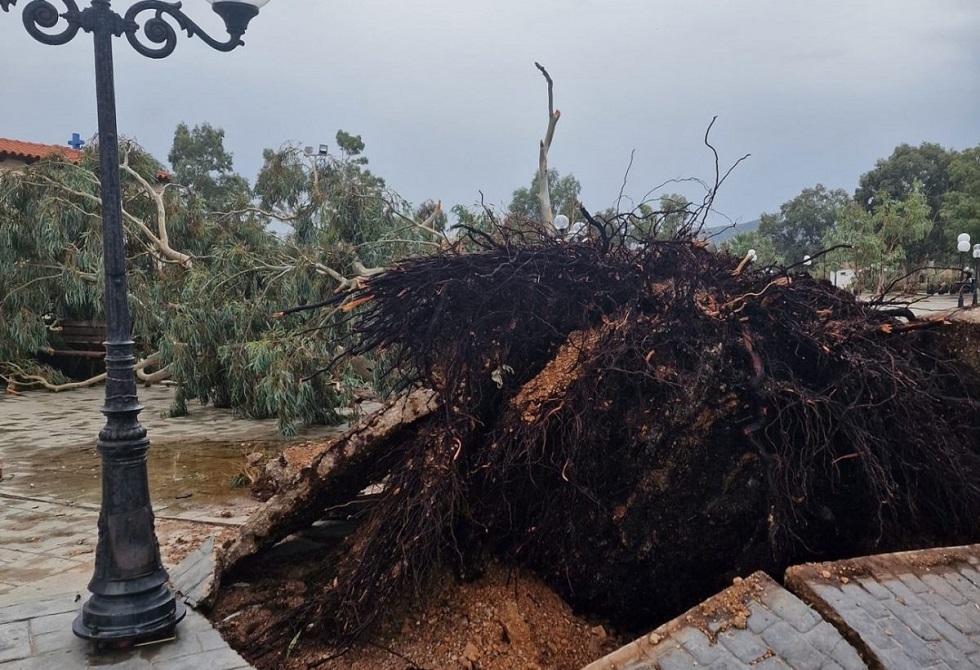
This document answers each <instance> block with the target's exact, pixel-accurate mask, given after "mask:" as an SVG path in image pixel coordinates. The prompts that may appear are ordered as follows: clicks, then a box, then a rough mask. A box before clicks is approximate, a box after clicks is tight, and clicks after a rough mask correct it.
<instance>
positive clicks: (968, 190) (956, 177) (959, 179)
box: [940, 146, 980, 250]
mask: <svg viewBox="0 0 980 670" xmlns="http://www.w3.org/2000/svg"><path fill="white" fill-rule="evenodd" d="M949 187H950V188H949V191H947V192H946V194H945V197H944V198H943V205H942V209H941V211H940V220H941V221H942V223H943V224H944V231H945V239H944V245H945V248H946V249H949V250H952V249H954V248H955V244H956V236H957V235H959V234H960V233H969V234H970V238H971V239H972V240H973V243H974V244H976V243H980V146H977V147H973V148H971V149H966V150H965V151H963V152H961V153H959V154H957V155H956V156H954V157H953V158H952V160H951V161H950V163H949Z"/></svg>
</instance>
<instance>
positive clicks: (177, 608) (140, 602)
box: [71, 584, 187, 646]
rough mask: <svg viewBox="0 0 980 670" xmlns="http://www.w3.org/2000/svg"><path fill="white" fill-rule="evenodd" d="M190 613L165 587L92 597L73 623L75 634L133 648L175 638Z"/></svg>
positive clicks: (94, 640)
mask: <svg viewBox="0 0 980 670" xmlns="http://www.w3.org/2000/svg"><path fill="white" fill-rule="evenodd" d="M185 614H187V608H186V606H185V605H184V603H182V602H180V601H179V600H177V599H176V598H175V596H174V594H173V592H172V591H171V590H170V589H169V588H167V586H166V585H165V584H162V585H160V586H159V587H157V588H155V589H153V590H151V591H148V592H145V593H139V594H135V595H133V594H123V595H119V596H103V595H93V596H92V597H91V598H90V599H89V600H88V602H86V603H85V604H84V605H83V606H82V611H81V613H80V614H79V615H78V616H77V617H75V621H74V622H72V626H71V628H72V632H73V633H75V635H77V636H78V637H80V638H84V639H86V640H92V641H93V642H95V643H97V644H99V645H113V644H118V645H125V646H131V645H132V644H137V643H139V642H146V641H148V640H161V639H166V638H169V637H172V636H173V633H174V630H175V629H176V627H177V624H178V623H180V621H181V620H182V619H183V618H184V615H185Z"/></svg>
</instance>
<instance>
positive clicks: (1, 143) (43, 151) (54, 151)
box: [0, 137, 82, 163]
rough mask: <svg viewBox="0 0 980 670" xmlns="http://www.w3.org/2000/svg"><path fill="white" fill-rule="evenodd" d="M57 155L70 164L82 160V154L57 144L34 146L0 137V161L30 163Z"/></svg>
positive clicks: (32, 143)
mask: <svg viewBox="0 0 980 670" xmlns="http://www.w3.org/2000/svg"><path fill="white" fill-rule="evenodd" d="M57 155H61V156H62V157H64V158H65V159H66V160H69V161H71V162H72V163H77V162H78V161H80V160H81V158H82V152H81V151H78V150H77V149H72V148H71V147H63V146H59V145H57V144H35V143H34V142H21V141H19V140H7V139H4V138H2V137H0V159H2V158H7V157H10V158H19V159H21V160H24V161H27V162H29V163H30V162H33V161H37V160H41V159H42V158H50V157H51V156H57Z"/></svg>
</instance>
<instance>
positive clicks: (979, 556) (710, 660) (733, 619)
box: [585, 545, 980, 670]
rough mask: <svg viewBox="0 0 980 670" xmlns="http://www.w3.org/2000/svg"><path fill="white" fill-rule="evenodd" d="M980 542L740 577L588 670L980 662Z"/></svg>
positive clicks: (915, 667) (877, 669)
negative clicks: (781, 574) (775, 576)
mask: <svg viewBox="0 0 980 670" xmlns="http://www.w3.org/2000/svg"><path fill="white" fill-rule="evenodd" d="M978 567H980V545H973V546H969V547H955V548H942V549H928V550H924V551H914V552H907V553H900V554H886V555H882V556H865V557H862V558H856V559H852V560H847V561H837V562H832V563H815V564H807V565H802V566H795V567H792V568H790V569H789V570H788V571H787V572H786V580H785V581H786V588H783V587H781V586H779V585H778V584H776V583H775V582H774V581H773V580H772V579H770V578H769V577H767V576H766V575H764V574H762V573H756V574H754V575H752V576H751V577H749V578H747V579H745V580H736V583H735V584H734V585H732V586H731V587H730V588H728V589H726V590H724V591H722V592H721V593H719V594H718V595H716V596H714V597H713V598H709V599H708V600H706V601H705V602H703V603H702V604H701V605H698V606H697V607H695V608H693V609H691V610H690V611H688V612H687V613H685V614H683V615H682V616H680V617H678V618H676V619H674V620H673V621H670V622H668V623H666V624H664V625H663V626H661V627H659V628H657V629H656V630H655V631H653V632H651V633H650V634H648V635H645V636H644V637H642V638H640V639H638V640H635V641H634V642H632V643H630V644H628V645H626V646H625V647H623V648H621V649H619V650H617V651H615V652H613V653H612V654H610V655H608V656H606V657H604V658H602V659H599V660H598V661H596V662H594V663H592V664H590V665H588V666H587V667H586V668H585V670H681V669H682V668H683V669H690V668H709V669H713V670H722V669H724V670H760V669H766V670H774V669H783V670H788V669H790V668H793V669H799V670H818V669H819V670H842V669H843V670H864V669H866V668H871V669H872V670H923V669H925V668H929V669H935V670H970V669H971V668H980V571H978Z"/></svg>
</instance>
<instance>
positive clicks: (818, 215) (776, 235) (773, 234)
mask: <svg viewBox="0 0 980 670" xmlns="http://www.w3.org/2000/svg"><path fill="white" fill-rule="evenodd" d="M849 201H850V198H849V196H848V195H847V192H846V191H844V190H843V189H833V190H830V189H827V188H826V187H825V186H824V185H823V184H817V185H816V186H814V187H812V188H805V189H803V191H802V192H801V193H800V194H799V195H798V196H796V197H795V198H793V199H792V200H789V201H787V202H785V203H783V205H782V206H781V207H780V208H779V212H778V213H775V214H770V213H764V214H763V215H762V217H761V223H760V224H759V234H760V235H762V236H764V237H767V238H769V239H770V240H771V241H772V243H773V246H774V247H775V251H776V253H777V254H778V255H779V256H781V257H782V259H783V260H784V261H785V262H786V263H788V264H790V265H792V264H793V263H797V262H799V261H801V260H803V256H804V255H807V254H813V253H815V252H816V251H817V250H818V249H819V248H820V247H821V245H822V243H823V238H824V235H826V233H827V231H828V230H831V229H832V228H833V227H834V224H835V222H836V220H837V216H838V213H839V212H840V210H841V209H842V208H843V207H844V206H845V205H846V204H847V203H848V202H849Z"/></svg>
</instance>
